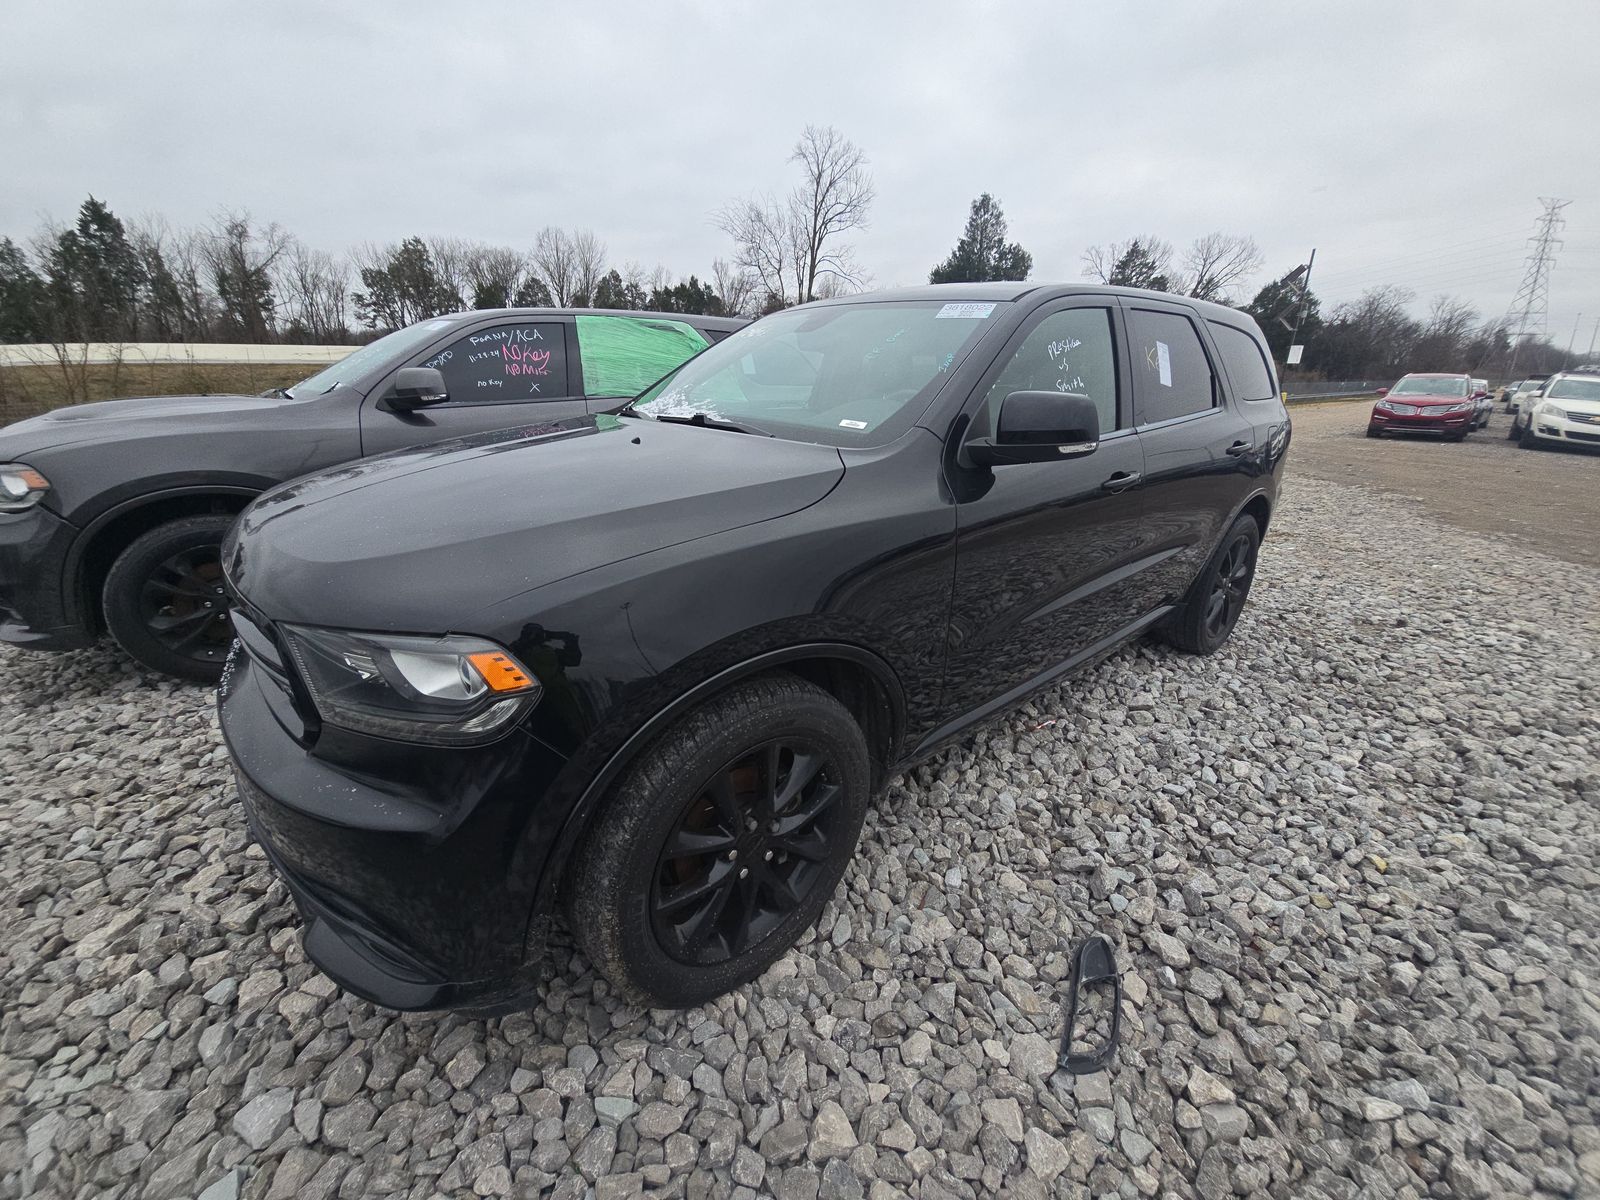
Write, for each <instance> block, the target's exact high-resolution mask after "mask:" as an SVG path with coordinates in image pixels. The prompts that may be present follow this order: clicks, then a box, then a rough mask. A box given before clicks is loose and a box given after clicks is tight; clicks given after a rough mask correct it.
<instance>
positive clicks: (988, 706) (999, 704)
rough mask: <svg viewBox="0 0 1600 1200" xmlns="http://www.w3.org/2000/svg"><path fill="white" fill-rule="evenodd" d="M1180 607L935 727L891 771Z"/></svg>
mask: <svg viewBox="0 0 1600 1200" xmlns="http://www.w3.org/2000/svg"><path fill="white" fill-rule="evenodd" d="M1176 609H1177V605H1174V604H1164V605H1162V606H1161V607H1160V608H1156V609H1152V610H1151V611H1150V612H1147V613H1145V615H1144V616H1142V617H1140V618H1139V619H1138V620H1137V621H1134V622H1133V623H1132V624H1131V625H1125V626H1123V627H1122V628H1121V629H1119V630H1117V631H1116V632H1115V633H1113V634H1110V635H1108V636H1106V637H1103V638H1101V639H1100V640H1099V641H1098V642H1095V643H1094V644H1093V645H1090V646H1086V647H1084V648H1083V649H1082V650H1080V651H1078V653H1076V654H1074V655H1073V656H1072V657H1071V658H1069V659H1066V660H1064V661H1062V662H1059V663H1057V664H1056V665H1055V666H1053V667H1049V668H1047V669H1046V670H1044V671H1041V672H1040V673H1039V674H1037V675H1035V676H1034V677H1033V678H1032V679H1029V680H1027V681H1026V682H1025V683H1021V684H1018V685H1017V686H1016V687H1014V688H1012V689H1011V690H1010V691H1009V692H1003V693H1001V694H1000V695H998V696H996V697H995V698H994V699H993V700H989V701H986V702H985V703H983V704H981V705H979V706H978V707H977V708H975V709H973V710H972V711H971V712H967V713H963V714H962V715H961V716H959V717H957V718H955V720H953V721H947V722H946V723H945V724H943V725H941V726H939V728H937V729H935V730H934V731H933V732H932V733H930V734H929V735H928V736H927V737H925V738H923V739H922V741H921V742H919V743H918V744H917V748H916V749H915V750H913V751H912V752H911V753H910V754H909V755H907V756H906V758H905V759H903V760H902V761H901V762H899V763H897V764H895V766H894V767H893V768H891V770H890V773H891V774H897V773H899V772H900V771H903V770H905V769H906V768H907V767H911V766H915V765H916V764H917V763H919V762H921V761H923V760H924V759H926V758H928V757H930V756H931V755H933V754H934V753H935V752H936V751H938V750H939V749H940V748H941V747H942V746H944V744H945V743H947V742H950V741H953V740H955V739H956V738H958V737H959V736H961V734H963V733H965V732H967V730H969V729H971V728H972V727H973V726H975V725H979V724H982V723H983V722H985V721H988V720H990V719H991V718H993V717H996V716H999V715H1000V714H1001V713H1004V712H1006V711H1007V710H1009V709H1012V708H1015V707H1016V706H1017V705H1019V704H1021V703H1022V702H1023V701H1024V700H1026V699H1027V698H1028V697H1029V696H1031V695H1033V694H1034V693H1035V692H1038V691H1041V690H1043V689H1044V688H1047V687H1049V686H1050V685H1051V684H1053V683H1056V682H1058V681H1059V680H1060V679H1061V678H1063V677H1064V676H1066V675H1069V674H1071V673H1072V672H1073V671H1076V670H1078V669H1080V668H1082V667H1086V666H1089V665H1090V664H1091V663H1094V662H1096V661H1098V660H1099V659H1102V658H1105V657H1106V656H1107V655H1109V654H1110V653H1112V651H1114V650H1116V649H1118V648H1119V647H1120V646H1122V645H1123V643H1125V642H1130V641H1132V640H1133V639H1134V638H1136V637H1138V636H1139V635H1140V634H1141V633H1143V632H1144V631H1145V630H1146V629H1149V628H1150V626H1152V625H1154V624H1155V623H1156V622H1157V621H1159V620H1161V619H1162V618H1163V617H1165V616H1167V615H1168V614H1170V613H1172V612H1174V611H1175V610H1176Z"/></svg>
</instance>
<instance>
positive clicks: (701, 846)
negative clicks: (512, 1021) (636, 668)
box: [562, 674, 871, 1008]
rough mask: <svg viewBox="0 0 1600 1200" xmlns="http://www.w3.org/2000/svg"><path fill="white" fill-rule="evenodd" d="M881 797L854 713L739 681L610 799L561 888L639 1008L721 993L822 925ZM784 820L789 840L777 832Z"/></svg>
mask: <svg viewBox="0 0 1600 1200" xmlns="http://www.w3.org/2000/svg"><path fill="white" fill-rule="evenodd" d="M807 759H810V760H812V761H815V760H816V759H820V760H821V765H820V768H817V769H814V773H812V774H810V775H808V776H807V780H808V782H806V783H804V784H802V785H801V790H800V791H799V792H798V793H797V794H796V795H794V796H793V797H791V798H789V799H787V800H785V799H784V798H783V795H782V793H783V791H784V789H785V788H786V787H787V786H788V785H789V781H790V779H791V778H792V776H793V771H794V764H795V763H796V762H797V761H802V762H803V761H806V760H807ZM768 780H776V781H778V782H777V786H776V787H775V788H773V789H772V790H774V791H776V792H777V797H776V799H777V800H778V801H779V803H777V804H773V803H772V800H773V797H772V796H770V795H767V797H766V798H767V804H766V805H765V806H764V805H763V803H762V798H763V795H764V794H766V791H765V789H764V787H763V785H764V784H766V783H767V781H768ZM719 785H720V786H719ZM870 793H871V768H870V764H869V760H868V756H867V745H866V739H865V738H864V737H863V736H862V733H861V729H860V727H859V726H858V725H857V724H856V722H855V721H854V719H853V718H852V717H851V716H850V712H849V710H848V709H846V708H845V707H844V705H842V704H840V703H839V701H838V700H836V699H834V698H833V697H832V696H830V695H829V694H828V693H827V692H825V691H823V690H822V689H821V688H818V687H815V686H813V685H812V684H809V683H806V682H805V681H804V680H801V679H799V678H796V677H795V676H792V675H788V674H775V675H770V676H765V677H763V678H760V679H755V680H751V681H750V682H748V683H744V684H740V685H738V686H736V687H734V688H732V689H731V690H729V691H728V692H725V693H724V694H722V695H720V696H717V697H715V698H713V699H711V700H709V701H707V702H706V703H705V704H704V705H702V706H701V707H699V708H697V709H695V710H693V711H692V712H690V713H689V714H687V715H686V716H684V717H683V718H682V719H681V720H679V721H678V722H677V723H676V724H675V725H673V726H672V727H671V728H670V729H669V730H668V731H667V732H666V733H665V734H663V735H662V736H661V737H660V738H658V739H657V740H656V741H655V742H654V743H653V744H652V745H651V746H650V747H649V749H647V750H646V751H644V753H643V754H642V756H641V757H640V758H639V760H638V761H637V762H636V763H635V764H634V765H633V766H632V767H630V768H629V770H628V771H627V773H626V774H625V775H624V776H623V777H622V779H621V780H620V781H619V782H618V784H617V786H616V787H615V788H614V789H613V791H612V792H611V794H610V796H609V798H608V799H607V801H606V803H605V807H604V809H603V810H602V811H601V813H600V815H599V817H598V818H597V819H596V821H595V822H594V824H593V825H592V826H590V828H589V830H588V831H587V832H586V834H585V836H584V837H583V839H582V840H581V841H580V843H579V845H578V848H577V851H576V853H575V855H574V856H573V860H572V867H571V869H570V870H569V871H568V873H567V875H566V878H565V879H564V880H563V882H562V897H563V902H564V905H565V908H566V914H567V920H568V923H569V925H570V926H571V928H572V932H573V936H574V938H575V939H576V940H577V942H578V945H579V946H580V947H581V948H582V949H583V951H584V953H585V954H586V955H588V957H589V959H590V960H591V961H592V962H593V963H594V964H595V966H596V967H597V968H598V969H599V970H600V972H601V973H602V974H603V975H605V977H606V978H607V979H609V980H610V981H611V983H612V984H613V985H614V986H615V987H616V988H617V990H618V991H619V992H620V993H621V994H622V995H623V996H625V997H626V998H627V999H629V1000H631V1001H633V1002H635V1003H637V1004H641V1005H647V1006H649V1007H652V1008H686V1007H690V1006H692V1005H696V1004H703V1003H704V1002H705V1001H707V1000H710V999H712V998H713V997H715V996H720V995H721V994H723V993H724V992H727V991H729V990H731V989H733V988H736V987H738V986H739V985H740V984H743V983H747V982H748V981H750V980H752V979H754V978H756V977H757V976H758V975H760V974H761V973H762V972H763V971H765V970H766V969H767V967H769V966H770V965H771V964H772V963H773V962H775V961H776V960H777V959H778V958H779V957H781V956H782V955H783V954H784V952H785V951H787V950H788V949H789V948H790V947H791V946H792V945H793V944H794V943H795V941H796V940H797V939H798V938H799V936H800V935H801V934H802V933H803V932H804V931H805V930H806V929H808V928H809V927H810V926H811V925H812V924H814V923H815V922H816V920H817V918H818V917H819V916H820V915H821V913H822V910H823V908H824V907H825V906H826V905H827V903H828V899H829V898H830V897H831V896H832V895H833V893H834V891H835V889H836V888H837V887H838V885H839V880H840V878H841V877H843V875H844V872H845V868H846V867H847V866H848V865H849V862H850V859H851V857H852V855H853V854H854V853H855V846H856V841H857V839H858V838H859V837H860V834H861V824H862V821H863V820H864V819H865V817H866V811H867V802H868V799H869V798H870ZM825 797H826V798H825ZM808 808H814V812H813V815H812V816H811V817H810V818H809V819H807V820H802V819H801V818H802V817H803V816H804V815H805V812H806V810H807V809H808ZM774 809H775V810H776V811H777V812H778V814H779V817H778V818H777V819H776V820H771V821H770V822H769V820H768V814H770V813H771V812H772V811H774ZM784 813H788V814H789V815H788V816H787V817H783V816H782V814H784ZM780 820H781V821H783V822H784V824H786V825H787V826H788V827H789V828H788V830H787V834H788V835H789V836H784V837H779V836H776V833H775V831H776V829H777V827H778V822H779V821H780ZM689 844H692V845H694V846H695V847H696V848H695V849H693V850H684V851H683V852H681V853H678V854H676V855H672V854H669V848H681V847H684V846H686V845H689ZM800 847H804V848H805V849H804V852H803V853H802V852H801V851H800V849H799V848H800ZM736 863H737V864H738V865H735V864H736ZM745 863H748V864H750V865H749V866H745V865H743V864H745ZM719 880H720V881H722V882H718V881H719ZM785 887H786V888H788V889H789V894H788V895H787V897H783V898H781V899H780V897H781V896H782V893H781V890H780V889H782V888H785ZM752 905H753V907H752ZM736 906H742V907H736ZM752 912H753V913H754V917H753V918H752V917H751V913H752ZM745 921H748V922H751V924H750V925H749V926H745V925H744V924H743V922H745Z"/></svg>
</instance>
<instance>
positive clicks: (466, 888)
mask: <svg viewBox="0 0 1600 1200" xmlns="http://www.w3.org/2000/svg"><path fill="white" fill-rule="evenodd" d="M278 690H280V681H279V680H277V679H275V678H273V677H272V675H271V673H270V672H269V671H268V670H267V669H266V668H264V667H263V666H261V665H260V664H258V663H255V662H254V661H253V660H252V659H251V657H250V656H249V655H248V654H244V653H237V652H236V653H235V655H234V657H233V659H232V660H231V663H230V667H229V669H228V671H227V672H226V673H225V675H224V678H223V682H222V685H221V686H220V687H219V689H218V701H217V703H218V715H219V718H220V722H221V726H222V733H223V737H224V740H225V741H226V742H227V746H228V750H229V753H230V754H231V755H232V756H233V762H234V767H235V771H236V774H237V778H238V783H239V794H240V798H241V799H242V800H243V802H244V806H245V811H246V815H247V817H248V820H249V824H250V829H251V832H252V833H253V834H254V836H255V838H256V840H257V841H258V842H259V843H260V845H261V846H262V848H263V849H264V850H265V851H266V853H267V856H268V858H269V859H270V860H271V862H272V864H273V866H274V867H276V868H277V870H278V872H279V874H280V875H281V876H282V877H283V879H284V882H285V883H286V884H287V885H288V887H289V891H290V893H291V894H292V895H293V897H294V900H295V905H296V907H297V908H298V909H299V910H300V914H301V916H302V918H303V919H304V921H305V932H304V944H305V950H306V955H307V957H309V958H310V959H311V960H312V961H313V962H314V963H316V964H317V966H318V967H320V968H321V969H322V970H323V971H324V972H326V973H327V975H328V976H330V977H331V978H332V979H333V980H334V981H335V982H336V983H338V984H339V985H340V986H342V987H344V988H345V989H346V990H348V991H351V992H353V993H355V994H356V995H359V996H362V997H364V998H366V999H368V1000H371V1001H373V1002H374V1003H376V1004H381V1005H383V1006H385V1007H387V1008H393V1009H403V1010H405V1009H440V1008H474V1009H493V1008H496V1007H502V1006H505V1005H509V1004H513V1003H515V1002H516V1001H517V1000H519V999H523V998H526V997H527V995H528V994H529V992H530V991H531V989H532V985H533V982H534V980H535V978H536V972H537V968H538V966H539V964H540V954H539V950H540V946H539V944H538V943H537V941H536V939H534V938H532V937H530V929H531V928H532V922H531V921H530V916H531V914H532V912H533V907H534V898H535V896H536V894H537V890H538V885H539V879H538V873H537V871H536V870H534V871H530V870H528V869H527V867H528V863H529V861H530V860H531V859H538V860H539V861H540V862H542V861H543V855H542V854H529V853H527V849H528V845H529V839H530V838H532V839H534V840H535V841H537V840H538V837H539V834H538V832H537V830H538V829H539V827H540V822H539V821H537V820H536V819H533V820H530V818H535V817H536V816H537V814H538V813H539V799H540V795H541V792H542V790H543V788H542V786H541V785H542V784H543V783H544V782H547V781H548V780H549V779H550V778H552V777H553V776H554V774H555V773H556V772H557V771H558V770H559V769H560V767H561V765H562V764H563V761H564V760H562V758H561V757H560V756H559V755H557V754H556V753H555V752H554V751H552V750H550V749H549V748H548V747H546V746H545V745H544V744H543V743H542V742H539V741H538V740H537V739H535V738H533V737H531V736H529V735H528V734H526V733H524V732H522V731H521V730H517V731H514V732H512V733H511V734H510V735H508V736H507V737H506V738H504V739H502V740H501V741H500V742H497V743H494V744H493V745H491V746H485V747H479V748H476V749H472V750H453V749H439V748H427V747H418V746H410V745H404V744H401V743H397V742H386V741H381V740H380V739H374V738H359V737H356V736H354V735H350V734H344V733H341V732H339V731H336V730H329V729H324V730H323V731H322V732H321V733H320V735H317V736H315V737H312V736H310V735H308V734H306V733H305V732H304V731H303V730H302V729H290V728H286V727H285V724H284V717H285V708H284V704H283V702H282V700H283V698H282V697H280V696H279V695H277V694H276V693H277V691H278ZM291 724H292V722H291ZM324 755H328V756H330V757H331V758H332V759H333V760H334V761H329V759H328V758H324V757H323V756H324Z"/></svg>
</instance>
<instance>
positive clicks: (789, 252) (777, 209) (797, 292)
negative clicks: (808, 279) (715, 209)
mask: <svg viewBox="0 0 1600 1200" xmlns="http://www.w3.org/2000/svg"><path fill="white" fill-rule="evenodd" d="M716 222H717V226H718V227H719V228H720V229H721V230H722V231H723V232H724V233H726V234H727V235H728V236H729V237H730V238H732V239H733V261H734V263H735V265H736V266H739V267H741V268H743V269H744V270H745V271H746V272H748V273H749V274H750V276H751V277H752V278H753V279H754V280H755V290H756V291H757V292H759V293H760V295H761V298H762V306H763V308H768V309H770V307H772V304H773V302H774V301H776V303H777V304H778V306H779V307H781V306H782V305H784V304H792V303H798V302H799V300H800V299H801V298H803V297H804V296H805V266H804V262H805V257H804V255H805V249H804V245H805V238H804V233H803V231H802V229H801V227H800V226H799V225H798V224H797V223H796V221H795V210H794V207H793V205H785V204H779V203H777V202H776V201H775V200H772V199H770V198H769V199H765V200H763V199H759V198H757V197H754V196H752V197H750V198H749V199H746V200H736V201H734V202H733V203H731V204H729V205H727V206H726V207H724V208H723V209H722V210H721V211H720V212H719V213H717V215H716Z"/></svg>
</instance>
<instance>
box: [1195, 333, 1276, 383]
mask: <svg viewBox="0 0 1600 1200" xmlns="http://www.w3.org/2000/svg"><path fill="white" fill-rule="evenodd" d="M1206 324H1208V325H1210V326H1211V338H1212V340H1213V341H1215V342H1216V344H1217V352H1218V353H1219V354H1221V355H1222V365H1223V367H1224V368H1225V369H1226V370H1227V372H1228V378H1229V379H1230V380H1232V381H1233V394H1234V395H1235V396H1237V397H1239V399H1241V400H1271V399H1273V398H1274V397H1275V396H1277V394H1278V388H1277V385H1276V384H1275V383H1273V381H1272V368H1271V367H1269V366H1268V365H1267V359H1266V355H1265V354H1263V353H1262V350H1261V343H1260V342H1258V341H1256V339H1255V338H1253V337H1251V336H1250V335H1249V334H1248V333H1246V332H1245V331H1244V330H1242V329H1236V328H1234V327H1233V326H1232V325H1222V324H1219V323H1218V322H1216V321H1207V322H1206Z"/></svg>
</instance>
